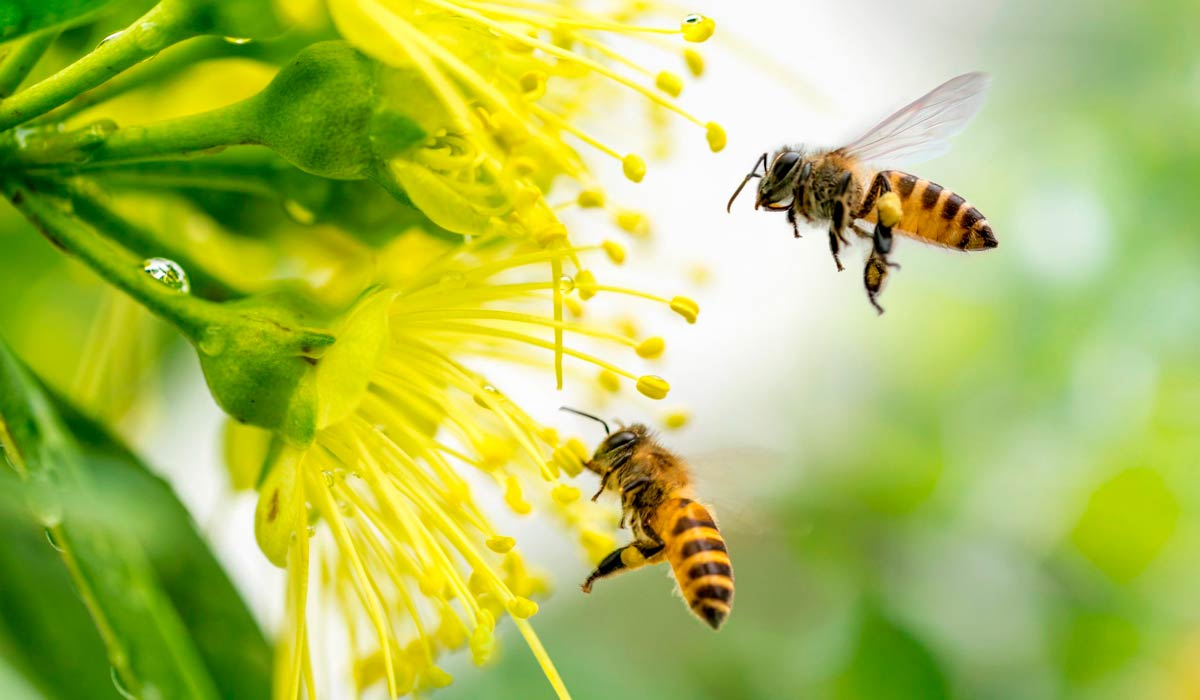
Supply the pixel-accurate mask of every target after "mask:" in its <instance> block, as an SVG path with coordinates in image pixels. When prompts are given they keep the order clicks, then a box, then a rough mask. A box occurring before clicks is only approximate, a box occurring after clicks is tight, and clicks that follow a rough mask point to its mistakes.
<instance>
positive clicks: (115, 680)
mask: <svg viewBox="0 0 1200 700" xmlns="http://www.w3.org/2000/svg"><path fill="white" fill-rule="evenodd" d="M108 675H109V676H110V677H111V678H112V684H113V687H114V688H116V689H117V692H118V693H119V694H120V695H121V697H123V698H125V700H138V696H136V695H134V694H133V693H131V692H129V690H127V689H126V688H125V684H124V683H122V682H121V677H120V676H118V675H117V667H116V666H110V667H109V670H108Z"/></svg>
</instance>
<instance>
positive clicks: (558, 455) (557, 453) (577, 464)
mask: <svg viewBox="0 0 1200 700" xmlns="http://www.w3.org/2000/svg"><path fill="white" fill-rule="evenodd" d="M573 443H575V444H573ZM576 445H578V447H579V448H581V449H582V450H583V451H584V454H583V456H582V457H581V456H580V455H579V453H578V452H577V451H576V449H575V448H576ZM551 459H552V460H553V461H554V463H555V464H557V465H558V466H559V467H561V468H562V470H563V471H564V472H566V473H567V475H568V476H579V473H580V472H582V471H583V463H584V461H586V460H587V448H586V447H584V446H583V443H582V442H579V440H578V439H577V438H571V439H570V440H568V441H567V442H566V444H564V445H561V446H559V447H557V448H555V450H554V454H553V456H552V457H551Z"/></svg>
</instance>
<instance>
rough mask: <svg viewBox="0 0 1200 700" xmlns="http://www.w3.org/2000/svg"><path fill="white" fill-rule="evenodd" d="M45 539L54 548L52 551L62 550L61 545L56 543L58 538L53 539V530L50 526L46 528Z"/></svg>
mask: <svg viewBox="0 0 1200 700" xmlns="http://www.w3.org/2000/svg"><path fill="white" fill-rule="evenodd" d="M46 541H47V542H49V543H50V546H51V547H53V548H54V551H56V552H61V551H63V548H62V546H61V545H60V544H59V543H58V540H57V539H55V537H54V531H53V530H51V529H50V528H46Z"/></svg>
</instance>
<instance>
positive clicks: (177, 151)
mask: <svg viewBox="0 0 1200 700" xmlns="http://www.w3.org/2000/svg"><path fill="white" fill-rule="evenodd" d="M253 99H254V98H250V100H245V101H243V102H238V103H236V104H232V105H229V106H227V107H221V108H220V109H214V110H212V111H210V112H202V113H200V114H190V115H188V116H186V117H179V118H178V119H170V120H167V121H164V122H158V123H157V124H150V125H148V126H131V127H126V128H123V129H117V130H116V131H114V132H113V133H112V134H111V135H110V136H109V137H108V138H107V139H106V140H105V142H104V144H103V145H101V146H100V147H99V148H97V149H96V150H95V151H94V152H92V154H91V157H90V158H89V159H88V163H112V162H121V161H136V160H151V159H162V158H174V157H179V156H187V155H191V154H194V153H198V152H202V151H212V150H213V149H221V148H224V147H226V146H244V145H249V144H256V143H258V137H257V133H256V132H257V131H258V123H257V120H256V119H255V115H254V103H253Z"/></svg>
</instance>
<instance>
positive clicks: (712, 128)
mask: <svg viewBox="0 0 1200 700" xmlns="http://www.w3.org/2000/svg"><path fill="white" fill-rule="evenodd" d="M704 130H705V135H704V136H705V138H706V139H708V148H709V150H711V151H712V152H713V153H717V152H719V151H720V150H721V149H723V148H725V130H724V129H722V128H721V125H720V124H718V123H716V122H709V123H707V124H705V125H704Z"/></svg>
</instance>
